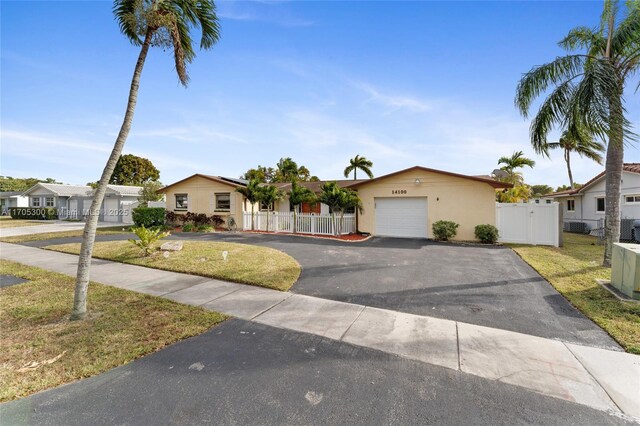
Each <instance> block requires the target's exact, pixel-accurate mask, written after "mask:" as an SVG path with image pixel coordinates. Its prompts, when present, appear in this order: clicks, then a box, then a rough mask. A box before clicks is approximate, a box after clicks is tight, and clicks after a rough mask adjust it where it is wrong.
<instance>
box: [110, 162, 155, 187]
mask: <svg viewBox="0 0 640 426" xmlns="http://www.w3.org/2000/svg"><path fill="white" fill-rule="evenodd" d="M158 179H160V171H159V170H158V169H157V168H156V167H155V166H154V165H153V163H152V162H151V160H149V159H147V158H143V157H138V156H137V155H133V154H125V155H121V156H120V158H119V159H118V162H117V163H116V167H115V169H113V174H112V175H111V179H109V183H110V184H112V185H129V186H141V185H142V184H143V183H145V182H151V181H154V180H158Z"/></svg>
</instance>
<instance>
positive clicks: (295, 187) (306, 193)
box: [289, 180, 316, 233]
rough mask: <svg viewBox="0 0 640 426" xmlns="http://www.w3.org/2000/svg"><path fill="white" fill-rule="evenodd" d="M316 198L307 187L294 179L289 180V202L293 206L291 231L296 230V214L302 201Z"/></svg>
mask: <svg viewBox="0 0 640 426" xmlns="http://www.w3.org/2000/svg"><path fill="white" fill-rule="evenodd" d="M315 200H316V194H314V193H313V191H312V190H310V189H309V188H307V187H304V186H302V185H300V184H299V183H298V182H297V181H296V180H294V181H293V182H291V189H290V190H289V204H291V206H292V207H293V232H294V233H295V232H297V231H298V229H297V223H296V215H297V213H298V208H299V206H300V204H302V203H313V202H315Z"/></svg>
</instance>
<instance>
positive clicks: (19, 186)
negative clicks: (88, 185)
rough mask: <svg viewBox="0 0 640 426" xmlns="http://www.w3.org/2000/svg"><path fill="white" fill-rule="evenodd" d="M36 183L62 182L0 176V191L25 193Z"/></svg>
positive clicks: (48, 179) (50, 179)
mask: <svg viewBox="0 0 640 426" xmlns="http://www.w3.org/2000/svg"><path fill="white" fill-rule="evenodd" d="M36 183H58V184H61V183H62V182H58V181H57V180H55V179H53V178H46V179H38V178H13V177H11V176H0V191H3V192H4V191H13V192H19V191H26V190H27V189H29V188H31V187H32V186H33V185H35V184H36Z"/></svg>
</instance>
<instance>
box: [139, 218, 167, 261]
mask: <svg viewBox="0 0 640 426" xmlns="http://www.w3.org/2000/svg"><path fill="white" fill-rule="evenodd" d="M163 217H164V215H163ZM131 230H132V231H133V233H134V234H136V236H137V237H138V238H140V239H139V240H134V239H130V240H129V241H130V242H131V243H133V244H135V245H136V246H138V247H140V249H142V253H143V254H144V255H145V256H149V255H150V254H151V252H152V251H153V250H154V247H153V245H154V244H155V243H156V242H157V241H158V240H160V239H162V238H165V237H168V236H169V235H170V234H169V233H168V232H162V231H161V230H160V229H147V228H145V227H144V225H142V226H139V227H137V228H132V229H131Z"/></svg>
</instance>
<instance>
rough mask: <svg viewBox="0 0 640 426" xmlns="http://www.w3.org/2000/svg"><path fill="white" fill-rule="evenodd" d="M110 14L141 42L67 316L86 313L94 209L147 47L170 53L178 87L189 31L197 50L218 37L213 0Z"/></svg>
mask: <svg viewBox="0 0 640 426" xmlns="http://www.w3.org/2000/svg"><path fill="white" fill-rule="evenodd" d="M113 13H114V14H115V17H116V20H117V21H118V24H119V25H120V31H121V32H122V33H123V34H124V35H125V36H126V37H127V38H128V39H129V41H130V42H131V44H133V45H134V46H140V53H139V54H138V60H137V62H136V66H135V68H134V72H133V78H132V80H131V87H130V89H129V100H128V102H127V109H126V112H125V115H124V120H123V122H122V126H121V127H120V132H119V133H118V137H117V138H116V142H115V144H114V146H113V150H112V151H111V154H110V155H109V159H108V161H107V164H106V165H105V167H104V170H103V171H102V176H101V177H100V181H99V182H98V185H97V187H96V189H95V192H94V195H93V201H92V203H91V209H90V211H89V215H88V217H87V223H86V225H85V227H84V233H83V235H82V245H81V248H80V257H79V259H78V273H77V277H76V287H75V294H74V301H73V311H72V313H71V319H72V320H76V319H82V318H84V317H85V316H86V312H87V289H88V286H89V269H90V266H91V254H92V252H93V243H94V241H95V237H96V228H97V225H98V216H99V210H100V206H101V205H102V202H103V200H104V194H105V191H106V189H107V184H108V183H109V179H110V178H111V175H112V174H113V170H114V168H115V166H116V163H117V162H118V159H119V158H120V153H121V152H122V148H123V147H124V144H125V142H126V140H127V136H128V135H129V130H130V129H131V124H132V122H133V114H134V110H135V106H136V102H137V99H138V88H139V87H140V76H141V74H142V68H143V67H144V63H145V60H146V58H147V53H148V51H149V47H151V46H152V45H153V46H159V47H161V48H163V49H171V50H172V51H173V57H174V62H175V67H176V72H177V74H178V79H179V81H180V83H181V84H182V85H184V86H186V85H187V83H188V81H189V76H188V75H187V69H186V66H187V64H188V63H190V62H191V61H192V60H193V59H194V58H195V50H194V46H193V40H192V39H191V34H190V33H191V31H192V30H193V29H196V28H199V29H200V30H201V39H200V48H201V49H210V48H212V47H213V45H214V44H215V43H216V42H217V41H218V39H219V37H220V33H219V28H218V17H217V16H216V12H215V5H214V4H213V1H212V0H115V2H114V6H113Z"/></svg>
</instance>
